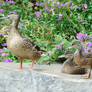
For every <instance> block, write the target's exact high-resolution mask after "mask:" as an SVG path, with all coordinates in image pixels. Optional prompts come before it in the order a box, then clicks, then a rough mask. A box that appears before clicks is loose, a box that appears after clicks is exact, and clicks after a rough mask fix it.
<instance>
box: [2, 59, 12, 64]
mask: <svg viewBox="0 0 92 92" xmlns="http://www.w3.org/2000/svg"><path fill="white" fill-rule="evenodd" d="M3 62H6V63H11V62H12V59H3Z"/></svg>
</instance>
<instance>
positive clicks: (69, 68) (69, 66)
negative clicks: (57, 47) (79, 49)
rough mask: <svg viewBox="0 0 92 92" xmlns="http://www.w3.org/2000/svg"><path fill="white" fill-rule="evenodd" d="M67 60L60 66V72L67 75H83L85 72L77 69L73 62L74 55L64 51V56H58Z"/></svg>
mask: <svg viewBox="0 0 92 92" xmlns="http://www.w3.org/2000/svg"><path fill="white" fill-rule="evenodd" d="M59 57H60V58H61V57H66V58H68V59H67V60H66V61H65V62H64V63H63V65H62V70H61V71H62V72H63V73H67V74H85V73H86V70H85V69H84V68H80V67H78V65H77V64H75V62H74V53H73V52H71V51H66V52H65V54H64V55H61V56H59Z"/></svg>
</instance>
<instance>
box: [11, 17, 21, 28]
mask: <svg viewBox="0 0 92 92" xmlns="http://www.w3.org/2000/svg"><path fill="white" fill-rule="evenodd" d="M19 21H20V17H19V18H18V19H16V20H13V22H12V24H11V26H12V27H13V28H16V29H18V24H19Z"/></svg>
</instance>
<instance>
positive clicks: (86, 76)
mask: <svg viewBox="0 0 92 92" xmlns="http://www.w3.org/2000/svg"><path fill="white" fill-rule="evenodd" d="M81 77H82V78H84V79H89V78H90V76H88V75H85V76H81Z"/></svg>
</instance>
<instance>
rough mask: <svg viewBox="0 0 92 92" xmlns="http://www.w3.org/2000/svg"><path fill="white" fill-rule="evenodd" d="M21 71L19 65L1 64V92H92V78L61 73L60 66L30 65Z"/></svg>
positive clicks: (25, 65)
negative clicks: (31, 67)
mask: <svg viewBox="0 0 92 92" xmlns="http://www.w3.org/2000/svg"><path fill="white" fill-rule="evenodd" d="M23 65H24V69H23V70H19V69H18V67H19V64H17V63H1V64H0V92H92V85H91V84H92V77H91V78H90V79H81V75H69V74H63V73H61V72H60V69H61V65H60V64H52V65H50V66H49V65H34V70H33V71H31V70H30V65H31V64H29V63H25V64H23Z"/></svg>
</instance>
